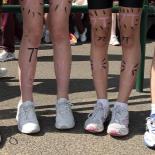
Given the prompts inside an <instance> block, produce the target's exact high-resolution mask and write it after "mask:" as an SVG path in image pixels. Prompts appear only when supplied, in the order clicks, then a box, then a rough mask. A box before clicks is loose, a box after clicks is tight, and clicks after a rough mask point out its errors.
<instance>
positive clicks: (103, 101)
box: [97, 99, 109, 107]
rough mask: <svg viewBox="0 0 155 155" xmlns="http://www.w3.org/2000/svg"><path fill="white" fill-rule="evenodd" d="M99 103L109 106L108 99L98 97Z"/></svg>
mask: <svg viewBox="0 0 155 155" xmlns="http://www.w3.org/2000/svg"><path fill="white" fill-rule="evenodd" d="M97 103H101V104H102V106H103V107H104V106H106V107H109V102H108V100H107V99H98V100H97Z"/></svg>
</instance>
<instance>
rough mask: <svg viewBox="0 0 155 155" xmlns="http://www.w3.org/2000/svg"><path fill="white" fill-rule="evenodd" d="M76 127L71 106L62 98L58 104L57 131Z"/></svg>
mask: <svg viewBox="0 0 155 155" xmlns="http://www.w3.org/2000/svg"><path fill="white" fill-rule="evenodd" d="M74 126H75V121H74V116H73V113H72V110H71V104H70V103H69V101H68V100H67V99H66V98H60V99H59V100H58V101H57V103H56V122H55V127H56V128H57V129H71V128H73V127H74Z"/></svg>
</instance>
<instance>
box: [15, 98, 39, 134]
mask: <svg viewBox="0 0 155 155" xmlns="http://www.w3.org/2000/svg"><path fill="white" fill-rule="evenodd" d="M16 120H17V124H18V129H19V131H20V132H22V133H26V134H31V133H37V132H39V131H40V126H39V123H38V120H37V116H36V113H35V108H34V103H33V102H31V101H26V102H24V103H22V102H21V101H20V102H19V104H18V109H17V115H16Z"/></svg>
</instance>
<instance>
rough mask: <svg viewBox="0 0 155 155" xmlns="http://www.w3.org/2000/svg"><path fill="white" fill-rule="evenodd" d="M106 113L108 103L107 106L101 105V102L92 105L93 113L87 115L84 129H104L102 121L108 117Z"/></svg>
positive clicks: (97, 130)
mask: <svg viewBox="0 0 155 155" xmlns="http://www.w3.org/2000/svg"><path fill="white" fill-rule="evenodd" d="M107 102H108V101H107ZM108 114H109V105H108V103H107V106H103V105H102V103H100V102H98V103H97V104H96V105H95V107H94V111H93V113H90V114H89V115H88V119H87V120H86V122H85V125H84V129H85V130H87V131H89V132H92V133H97V132H102V131H103V130H104V122H105V120H106V118H107V117H108Z"/></svg>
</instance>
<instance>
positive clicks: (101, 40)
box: [89, 9, 111, 99]
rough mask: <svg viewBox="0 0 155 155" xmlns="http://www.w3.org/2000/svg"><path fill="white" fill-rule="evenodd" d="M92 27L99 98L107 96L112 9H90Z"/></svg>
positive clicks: (95, 75)
mask: <svg viewBox="0 0 155 155" xmlns="http://www.w3.org/2000/svg"><path fill="white" fill-rule="evenodd" d="M89 16H90V21H91V25H92V26H91V27H92V31H91V32H92V34H91V35H92V43H91V67H92V75H93V80H94V85H95V89H96V93H97V98H98V99H106V98H107V73H108V61H107V50H108V43H109V38H110V30H111V9H104V10H101V9H100V10H90V11H89Z"/></svg>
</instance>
